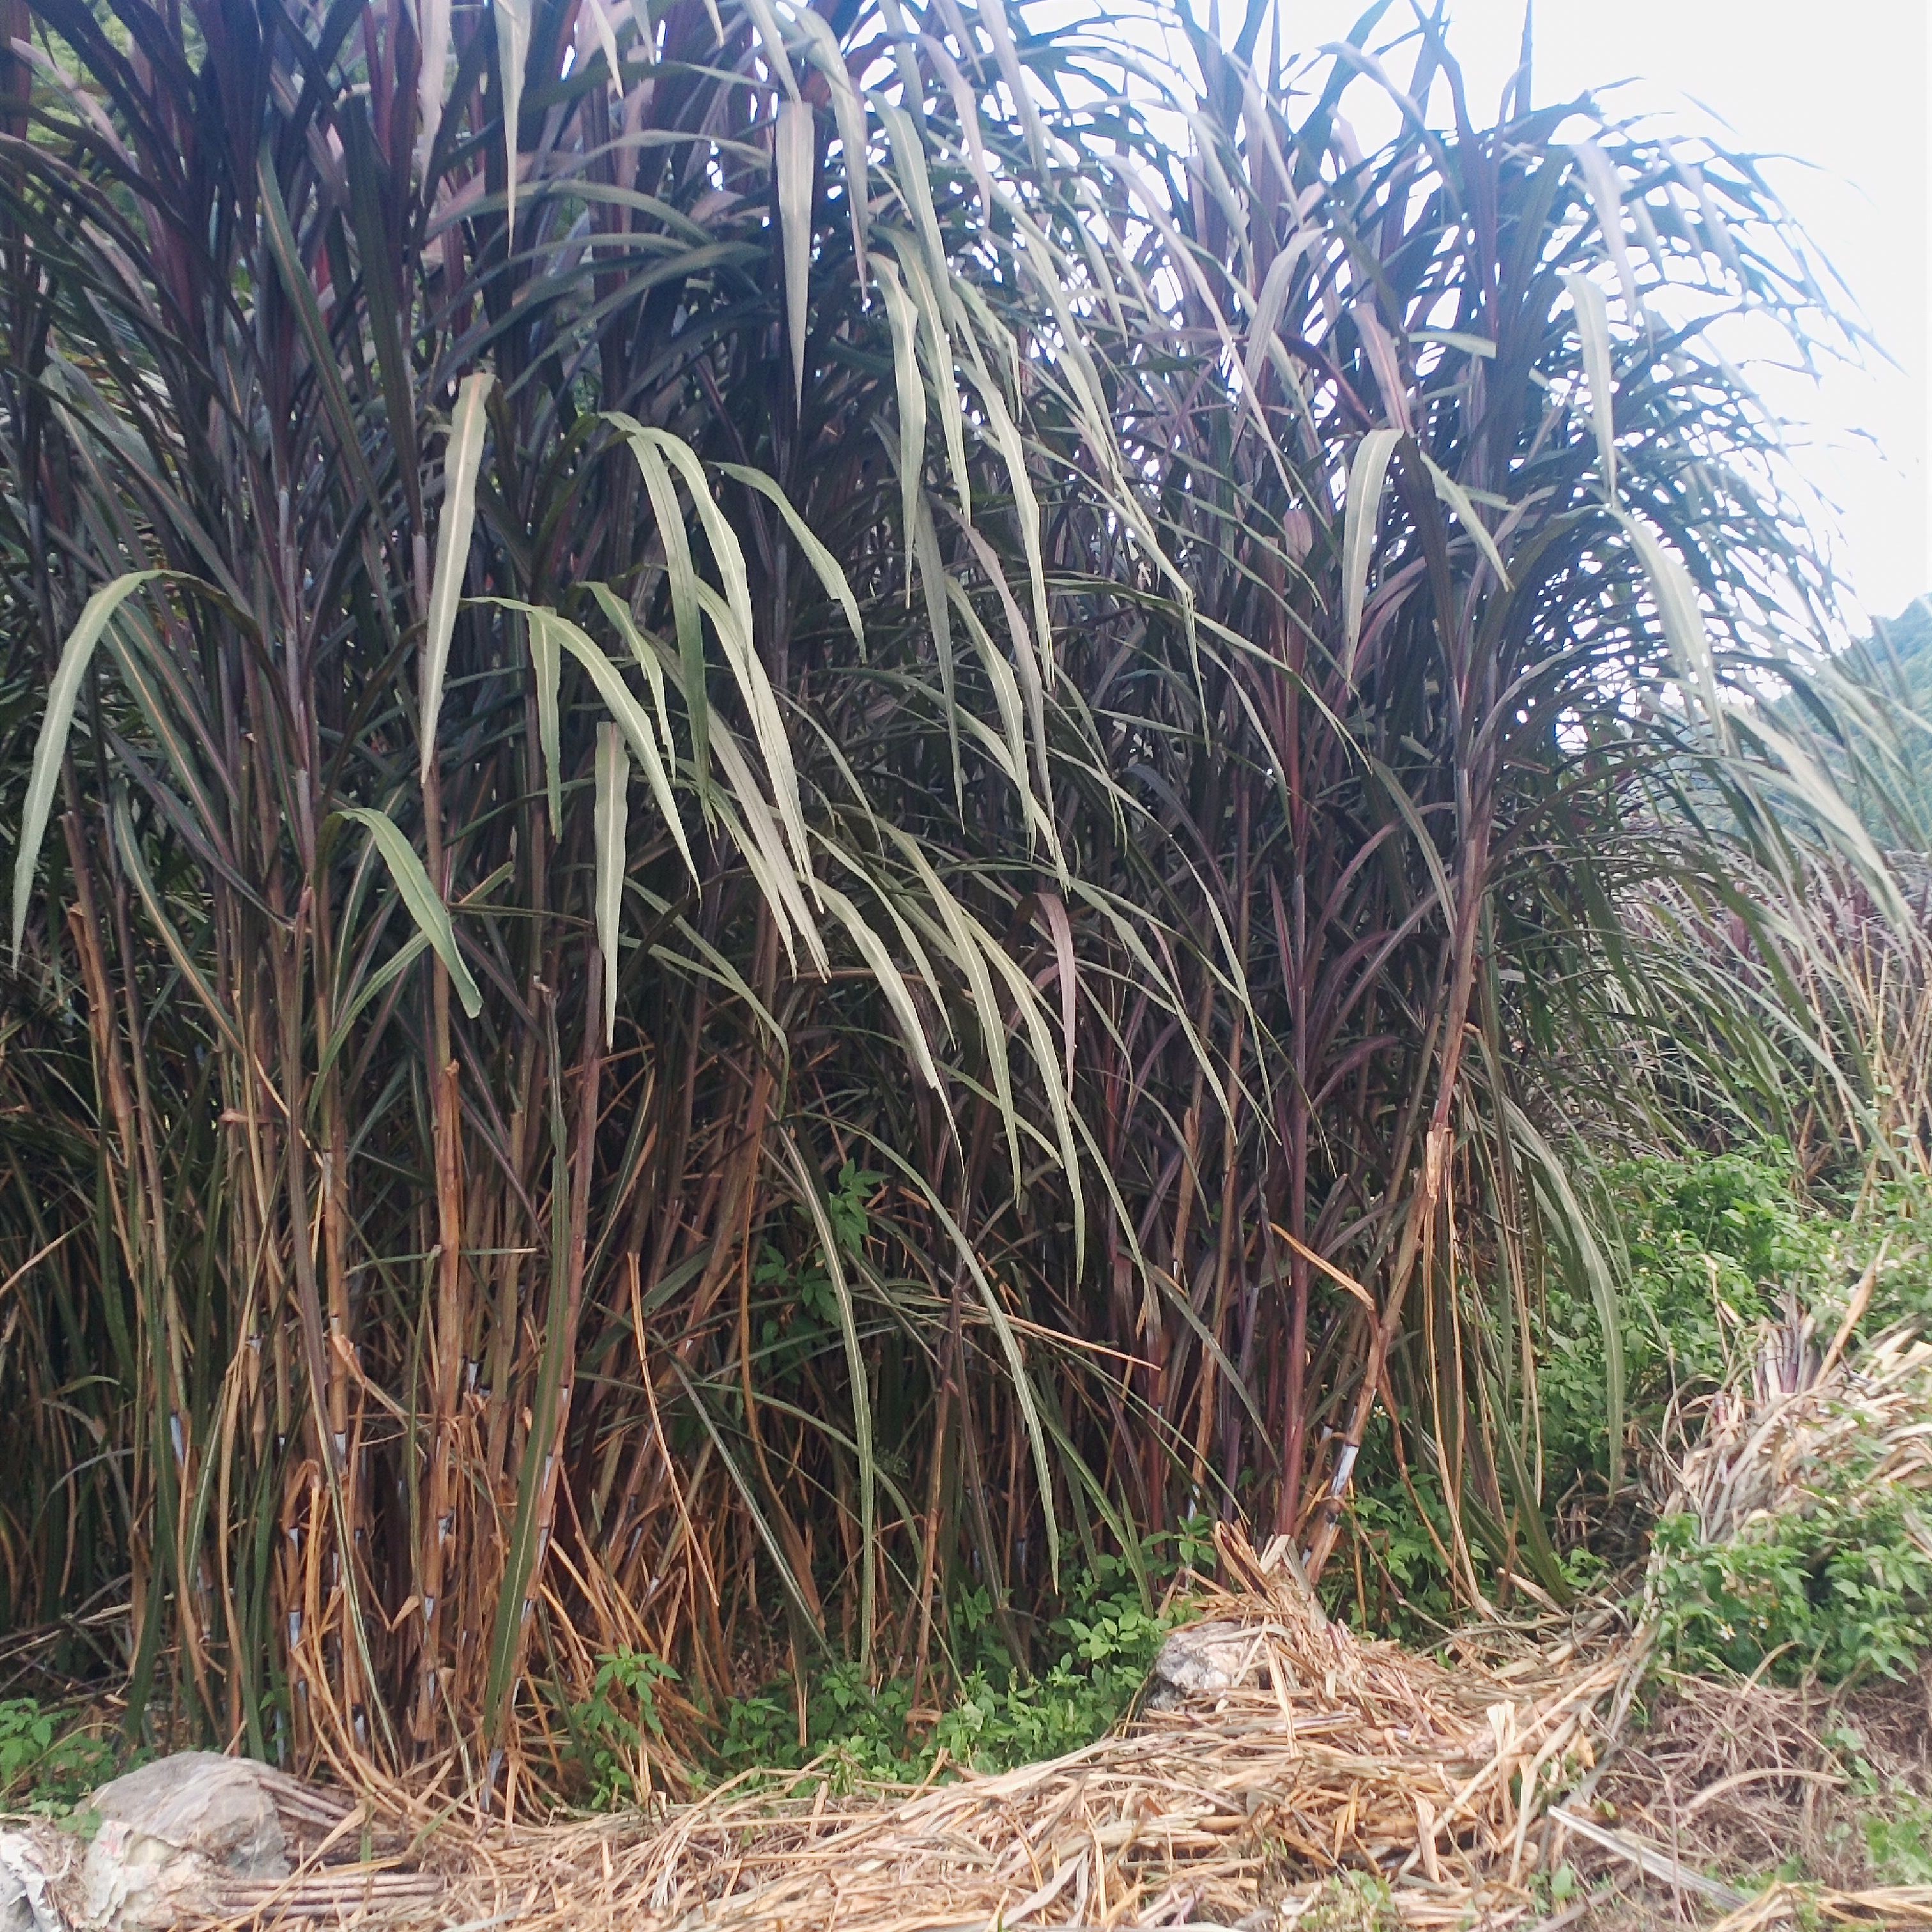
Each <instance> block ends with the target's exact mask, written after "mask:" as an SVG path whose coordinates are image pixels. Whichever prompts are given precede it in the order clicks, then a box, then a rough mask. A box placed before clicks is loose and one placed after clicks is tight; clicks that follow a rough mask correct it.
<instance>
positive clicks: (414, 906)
mask: <svg viewBox="0 0 1932 1932" xmlns="http://www.w3.org/2000/svg"><path fill="white" fill-rule="evenodd" d="M341 816H342V817H344V818H346V819H348V820H350V822H351V823H354V824H356V825H359V826H362V828H363V829H364V830H365V831H366V832H368V834H369V836H370V838H371V840H372V841H374V844H375V847H376V850H377V852H378V853H380V855H381V857H382V860H383V864H384V865H386V866H388V867H389V877H391V878H392V879H393V880H395V883H396V889H397V890H398V892H401V894H402V895H403V904H404V906H405V907H407V909H408V912H409V915H410V918H411V919H414V920H415V921H416V929H417V931H418V932H420V933H421V934H422V936H423V937H424V938H425V939H427V940H428V941H429V943H430V944H431V946H432V947H434V949H435V951H436V956H437V958H438V959H440V960H441V961H442V962H443V965H445V966H446V968H448V969H449V983H450V984H451V986H453V987H455V989H456V997H457V998H458V1000H460V1001H461V1002H462V1004H463V1011H464V1012H465V1013H467V1014H468V1015H469V1017H470V1018H471V1019H475V1017H476V1016H477V1015H478V1013H481V1011H482V1010H483V995H482V993H481V991H480V990H479V989H478V986H477V984H476V982H475V980H473V979H472V977H470V972H469V968H468V967H467V966H466V965H464V964H463V954H462V951H461V950H460V948H459V947H458V945H457V943H456V926H455V922H454V921H453V920H452V919H451V918H450V916H449V907H448V906H446V905H445V904H443V895H442V894H441V893H440V892H438V891H437V889H436V887H435V886H434V885H432V884H431V883H430V876H429V874H428V872H426V871H424V869H423V862H422V860H421V859H419V858H418V857H417V856H416V847H414V846H413V845H412V844H410V841H408V840H407V838H404V836H403V833H402V830H401V827H400V826H398V825H397V823H396V822H395V820H394V819H392V817H390V816H389V814H388V813H387V812H384V811H377V810H375V809H374V808H373V807H371V806H368V805H344V806H343V807H342V808H341Z"/></svg>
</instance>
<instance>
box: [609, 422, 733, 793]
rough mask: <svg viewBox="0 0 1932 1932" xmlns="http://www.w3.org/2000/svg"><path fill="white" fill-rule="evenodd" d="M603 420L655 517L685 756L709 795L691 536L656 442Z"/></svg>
mask: <svg viewBox="0 0 1932 1932" xmlns="http://www.w3.org/2000/svg"><path fill="white" fill-rule="evenodd" d="M609 420H610V422H612V423H613V424H614V425H616V428H618V429H619V430H620V431H622V433H623V435H624V437H625V440H626V441H627V442H628V443H629V445H630V448H631V455H632V456H633V457H634V458H635V459H636V461H637V469H638V472H639V473H640V475H642V476H643V479H644V490H645V493H646V495H647V496H649V498H650V499H651V514H652V516H653V517H655V519H656V520H657V526H658V541H659V542H660V543H661V544H663V546H664V568H665V569H666V570H667V572H668V573H669V574H670V606H671V618H672V622H673V624H674V625H676V630H677V649H678V655H679V658H680V660H681V661H682V664H683V667H684V706H685V716H686V717H687V718H688V719H689V721H690V724H691V768H692V770H693V772H694V775H695V776H696V778H697V795H698V799H699V801H700V803H703V802H706V800H707V799H709V784H710V769H711V756H710V749H709V745H710V735H711V706H710V703H709V698H708V697H707V696H706V687H705V675H704V619H703V615H702V613H700V610H699V609H698V604H697V565H696V563H695V562H694V561H693V560H692V558H691V538H690V534H689V532H688V531H687V530H686V529H685V526H684V511H683V510H682V508H681V507H680V506H679V503H678V500H677V486H676V484H675V483H673V481H672V480H671V474H670V466H669V465H668V464H667V463H666V462H665V460H664V452H663V449H662V448H661V445H660V444H659V443H658V441H657V440H655V438H654V437H652V436H650V435H648V434H646V432H645V430H644V426H643V424H641V423H640V422H637V419H635V418H634V417H632V416H617V415H613V416H611V417H610V419H609Z"/></svg>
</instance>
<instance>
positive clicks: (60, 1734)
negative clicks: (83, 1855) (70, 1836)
mask: <svg viewBox="0 0 1932 1932" xmlns="http://www.w3.org/2000/svg"><path fill="white" fill-rule="evenodd" d="M118 1760H119V1754H118V1752H117V1751H116V1750H115V1747H114V1745H113V1744H111V1743H110V1742H108V1740H107V1739H104V1738H101V1737H98V1736H95V1735H94V1734H93V1733H91V1732H89V1731H87V1730H83V1729H82V1728H80V1727H77V1726H76V1725H74V1724H73V1723H72V1722H71V1720H68V1719H65V1718H63V1715H62V1713H61V1712H58V1711H57V1710H49V1709H47V1708H46V1706H43V1704H42V1703H40V1700H38V1699H37V1698H34V1697H10V1698H7V1699H5V1700H0V1806H4V1807H5V1808H7V1809H8V1810H23V1809H24V1810H28V1811H43V1812H49V1813H53V1814H62V1815H64V1814H66V1813H67V1812H69V1811H72V1810H73V1809H74V1807H75V1806H76V1805H78V1804H79V1803H80V1801H81V1800H82V1799H83V1798H85V1797H86V1796H87V1794H88V1793H89V1792H90V1791H92V1790H93V1789H94V1787H95V1786H96V1785H97V1784H100V1783H101V1781H103V1780H104V1778H111V1777H113V1775H114V1774H115V1772H116V1771H117V1770H118V1769H120V1768H121V1767H120V1764H119V1762H118Z"/></svg>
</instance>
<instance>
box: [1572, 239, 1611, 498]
mask: <svg viewBox="0 0 1932 1932" xmlns="http://www.w3.org/2000/svg"><path fill="white" fill-rule="evenodd" d="M1563 286H1564V287H1565V288H1566V289H1568V290H1569V291H1570V300H1571V303H1572V304H1573V305H1574V307H1575V308H1576V311H1577V331H1578V333H1579V334H1580V335H1581V336H1582V338H1583V373H1584V374H1585V376H1586V377H1587V378H1588V379H1589V385H1590V420H1591V422H1592V424H1593V425H1595V429H1596V432H1597V455H1598V460H1600V461H1601V463H1602V464H1603V466H1604V495H1605V496H1607V497H1608V498H1609V499H1610V501H1611V502H1613V503H1614V502H1616V498H1617V425H1616V377H1615V375H1614V374H1613V373H1612V372H1613V368H1614V366H1615V365H1613V362H1612V361H1611V358H1610V309H1609V308H1608V306H1607V305H1606V303H1605V302H1604V292H1603V290H1601V289H1600V288H1598V286H1597V285H1596V284H1595V282H1593V281H1591V279H1590V278H1589V276H1588V275H1574V274H1566V275H1565V276H1564V278H1563Z"/></svg>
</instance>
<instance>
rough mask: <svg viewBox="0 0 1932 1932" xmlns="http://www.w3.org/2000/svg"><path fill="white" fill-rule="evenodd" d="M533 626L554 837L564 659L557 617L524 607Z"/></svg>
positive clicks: (559, 812)
mask: <svg viewBox="0 0 1932 1932" xmlns="http://www.w3.org/2000/svg"><path fill="white" fill-rule="evenodd" d="M523 616H524V618H525V619H526V622H527V623H528V625H529V633H530V673H531V675H532V676H533V677H534V678H535V679H536V686H537V750H538V753H539V754H540V755H541V757H542V759H543V769H544V799H545V800H546V802H547V803H548V805H549V806H550V836H551V837H552V838H560V837H561V836H562V833H563V772H562V769H561V767H562V761H563V724H562V718H561V717H560V715H559V712H558V708H557V706H558V699H559V695H560V690H559V687H560V686H561V685H562V679H563V660H562V658H561V657H559V655H558V654H557V648H556V641H557V640H556V631H555V629H554V628H553V627H554V625H555V624H556V616H555V615H554V613H552V612H550V611H548V610H538V608H537V607H535V605H533V604H526V605H525V606H524V607H523Z"/></svg>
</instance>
